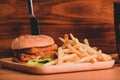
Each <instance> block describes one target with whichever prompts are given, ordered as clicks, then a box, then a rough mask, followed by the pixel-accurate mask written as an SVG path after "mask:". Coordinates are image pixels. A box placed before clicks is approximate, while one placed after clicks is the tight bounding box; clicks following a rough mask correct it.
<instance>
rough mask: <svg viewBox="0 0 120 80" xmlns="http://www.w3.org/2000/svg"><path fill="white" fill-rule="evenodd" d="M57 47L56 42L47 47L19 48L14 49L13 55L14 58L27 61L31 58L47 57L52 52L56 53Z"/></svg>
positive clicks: (51, 54) (50, 55) (52, 53)
mask: <svg viewBox="0 0 120 80" xmlns="http://www.w3.org/2000/svg"><path fill="white" fill-rule="evenodd" d="M57 48H58V46H57V45H56V44H53V45H51V46H47V47H35V48H28V49H19V50H14V56H15V58H17V59H18V60H20V61H23V62H25V61H29V60H31V59H40V58H47V57H52V56H53V55H54V54H56V50H57ZM14 60H16V59H14ZM16 61H17V60H16ZM17 62H18V61H17Z"/></svg>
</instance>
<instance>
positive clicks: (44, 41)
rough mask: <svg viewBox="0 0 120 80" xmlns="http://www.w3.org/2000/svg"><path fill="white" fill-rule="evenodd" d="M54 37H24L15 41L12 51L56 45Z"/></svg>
mask: <svg viewBox="0 0 120 80" xmlns="http://www.w3.org/2000/svg"><path fill="white" fill-rule="evenodd" d="M54 43H55V42H54V40H53V38H52V37H50V36H47V35H23V36H20V37H18V38H16V39H14V40H13V42H12V44H11V48H12V49H23V48H31V47H45V46H49V45H52V44H54Z"/></svg>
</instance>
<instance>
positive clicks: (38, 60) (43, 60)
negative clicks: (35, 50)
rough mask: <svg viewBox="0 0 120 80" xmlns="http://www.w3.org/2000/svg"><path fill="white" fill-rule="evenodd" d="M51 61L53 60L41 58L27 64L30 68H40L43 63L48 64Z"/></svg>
mask: <svg viewBox="0 0 120 80" xmlns="http://www.w3.org/2000/svg"><path fill="white" fill-rule="evenodd" d="M52 60H53V59H52V58H42V59H36V60H29V61H28V62H27V64H28V65H31V66H42V65H44V64H45V63H48V62H50V61H52Z"/></svg>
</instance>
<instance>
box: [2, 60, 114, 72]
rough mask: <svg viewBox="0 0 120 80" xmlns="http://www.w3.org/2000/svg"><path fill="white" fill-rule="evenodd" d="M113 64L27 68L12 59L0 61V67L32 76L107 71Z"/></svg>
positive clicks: (112, 62) (99, 63) (27, 66)
mask: <svg viewBox="0 0 120 80" xmlns="http://www.w3.org/2000/svg"><path fill="white" fill-rule="evenodd" d="M114 62H115V61H114V60H111V61H107V62H97V63H81V64H73V63H67V64H61V65H53V66H29V65H26V64H21V63H15V62H12V58H3V59H0V64H1V65H2V67H5V68H9V69H13V70H18V71H23V72H28V73H34V74H51V73H63V72H75V71H90V70H99V69H108V68H112V67H113V65H114Z"/></svg>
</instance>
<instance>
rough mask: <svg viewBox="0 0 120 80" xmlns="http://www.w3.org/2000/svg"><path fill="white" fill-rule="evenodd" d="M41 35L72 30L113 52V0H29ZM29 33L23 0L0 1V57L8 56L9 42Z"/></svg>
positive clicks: (114, 50) (56, 38) (9, 54)
mask: <svg viewBox="0 0 120 80" xmlns="http://www.w3.org/2000/svg"><path fill="white" fill-rule="evenodd" d="M33 2H34V12H35V16H36V17H37V19H38V20H39V24H40V31H41V34H47V35H50V36H52V37H53V38H54V39H55V41H56V43H57V44H59V45H60V44H61V43H60V41H59V40H58V37H59V36H61V37H63V35H64V34H65V33H72V34H73V35H75V36H76V37H78V38H79V39H80V40H81V41H82V40H83V39H84V38H88V40H89V42H90V44H91V45H92V46H97V47H98V48H99V49H102V50H103V51H104V52H106V53H108V54H109V53H110V54H111V53H116V44H115V34H114V25H113V23H114V22H113V0H33ZM24 34H30V26H29V15H28V8H27V0H0V57H8V56H12V54H11V50H10V43H11V41H12V40H13V39H14V38H15V37H17V36H20V35H24Z"/></svg>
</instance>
